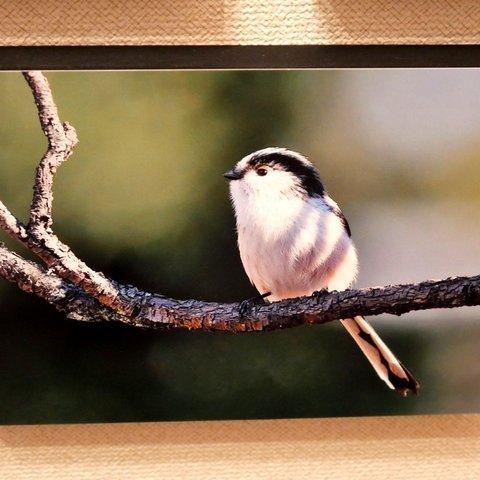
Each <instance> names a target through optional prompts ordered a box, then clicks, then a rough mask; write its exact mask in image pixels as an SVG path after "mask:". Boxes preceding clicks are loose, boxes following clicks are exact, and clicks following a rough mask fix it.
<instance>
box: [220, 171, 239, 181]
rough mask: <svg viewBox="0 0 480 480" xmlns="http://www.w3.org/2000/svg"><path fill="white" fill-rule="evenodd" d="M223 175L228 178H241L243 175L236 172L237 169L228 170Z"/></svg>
mask: <svg viewBox="0 0 480 480" xmlns="http://www.w3.org/2000/svg"><path fill="white" fill-rule="evenodd" d="M223 176H224V177H225V178H226V179H227V180H240V179H241V178H242V176H243V175H242V174H241V173H239V172H236V171H235V170H229V171H228V172H225V173H224V174H223Z"/></svg>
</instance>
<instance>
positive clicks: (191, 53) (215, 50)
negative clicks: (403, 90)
mask: <svg viewBox="0 0 480 480" xmlns="http://www.w3.org/2000/svg"><path fill="white" fill-rule="evenodd" d="M479 66H480V45H358V46H357V45H355V46H354V45H287V46H277V45H275V46H223V45H222V46H220V45H219V46H84V47H73V46H63V47H24V46H19V47H0V70H22V69H42V70H107V69H108V70H112V69H113V70H124V69H126V70H129V69H194V70H196V69H272V68H413V67H422V68H427V67H442V68H445V67H479Z"/></svg>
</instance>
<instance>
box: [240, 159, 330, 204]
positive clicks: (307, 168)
mask: <svg viewBox="0 0 480 480" xmlns="http://www.w3.org/2000/svg"><path fill="white" fill-rule="evenodd" d="M261 165H268V166H271V167H275V166H276V165H278V166H279V167H281V168H282V169H284V170H286V171H287V172H291V173H293V174H294V175H295V176H296V177H297V178H298V179H299V180H300V185H301V187H302V188H303V189H304V190H305V191H306V192H307V194H308V195H310V196H312V197H314V196H320V197H321V196H323V194H324V193H325V189H324V187H323V185H322V182H321V180H320V177H319V175H318V173H317V171H316V169H315V167H313V166H312V165H309V164H308V163H305V162H304V161H302V160H301V159H300V158H298V157H297V156H296V155H295V154H294V153H291V152H269V153H259V154H258V155H254V156H253V157H252V158H251V159H250V160H249V161H248V166H249V167H250V168H256V167H259V166H261Z"/></svg>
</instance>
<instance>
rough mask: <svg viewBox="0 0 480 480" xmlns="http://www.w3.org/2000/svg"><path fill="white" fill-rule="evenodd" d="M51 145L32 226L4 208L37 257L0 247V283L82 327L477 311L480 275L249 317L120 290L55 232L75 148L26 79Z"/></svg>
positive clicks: (5, 221)
mask: <svg viewBox="0 0 480 480" xmlns="http://www.w3.org/2000/svg"><path fill="white" fill-rule="evenodd" d="M23 76H24V77H25V80H26V81H27V83H28V85H29V87H30V90H31V91H32V94H33V98H34V101H35V104H36V106H37V111H38V118H39V121H40V126H41V129H42V131H43V134H44V136H45V137H46V139H47V141H48V147H47V151H46V153H45V155H44V156H43V158H42V159H41V160H40V162H39V165H38V167H37V170H36V174H35V181H34V187H33V199H32V203H31V207H30V216H29V217H30V218H29V221H28V223H27V225H24V224H23V223H22V222H21V221H20V220H19V219H17V218H16V217H15V216H14V215H13V214H12V213H11V212H10V211H9V210H8V208H7V207H6V206H5V205H4V204H3V203H2V202H1V201H0V228H2V229H3V230H4V231H5V232H6V233H7V234H8V235H10V236H11V237H12V238H14V239H15V240H17V241H18V242H19V243H21V244H22V245H23V246H24V247H25V248H27V249H28V250H29V251H31V252H33V253H34V254H35V255H36V256H37V257H38V258H39V260H40V261H41V263H37V262H32V261H28V260H25V259H24V258H22V257H21V256H19V255H18V254H16V253H14V252H12V251H10V250H9V249H7V247H5V246H4V245H3V244H1V243H0V276H1V277H3V278H5V279H6V280H8V281H10V282H12V283H15V284H16V285H17V286H18V287H19V288H20V289H22V290H24V291H26V292H29V293H32V294H34V295H36V296H37V297H39V298H42V299H43V300H45V301H47V302H48V303H50V304H51V305H53V306H54V307H55V308H56V309H57V310H59V311H61V312H64V313H65V314H66V316H67V317H69V318H72V319H75V320H80V321H115V322H122V323H125V324H128V325H131V326H139V327H144V328H187V329H196V330H199V329H201V330H214V331H230V332H245V331H257V330H274V329H279V328H286V327H293V326H296V325H301V324H305V323H326V322H329V321H333V320H338V319H341V318H348V317H352V316H355V315H364V316H372V315H380V314H382V313H390V314H394V315H402V314H404V313H406V312H409V311H414V310H425V309H430V308H455V307H460V306H465V305H480V275H479V276H474V277H457V278H448V279H445V280H439V281H434V280H430V281H426V282H422V283H418V284H408V285H394V286H386V287H375V288H367V289H362V290H345V291H342V292H331V293H326V294H325V295H314V296H311V297H302V298H296V299H290V300H283V301H281V302H275V303H272V304H270V305H261V306H255V307H253V308H252V310H251V312H250V313H249V314H248V315H247V316H242V315H240V313H239V310H240V308H239V307H240V305H239V304H237V303H229V304H222V303H214V302H202V301H199V300H175V299H172V298H167V297H165V296H163V295H159V294H152V293H149V292H144V291H142V290H140V289H138V288H136V287H134V286H131V285H123V284H120V283H118V282H116V281H114V280H112V279H109V278H107V277H106V276H105V275H104V274H103V273H101V272H97V271H95V270H93V269H91V268H90V267H89V266H88V265H87V264H86V263H84V262H83V261H82V260H81V259H79V258H78V257H77V256H76V255H75V253H74V252H73V251H72V250H71V249H70V247H69V246H68V245H66V244H64V243H62V242H61V240H60V239H59V238H58V237H57V236H56V234H55V233H54V231H53V216H52V205H53V180H54V176H55V174H56V172H57V169H58V167H60V165H61V164H62V163H63V162H65V161H66V160H67V159H68V158H69V157H70V156H71V154H72V153H73V150H74V147H75V145H76V144H77V142H78V139H77V135H76V132H75V129H74V128H73V126H71V125H70V124H69V123H67V122H61V121H60V118H59V115H58V110H57V107H56V105H55V102H54V99H53V96H52V92H51V89H50V86H49V84H48V81H47V79H46V78H45V76H44V75H43V74H42V73H41V72H38V71H28V72H24V73H23Z"/></svg>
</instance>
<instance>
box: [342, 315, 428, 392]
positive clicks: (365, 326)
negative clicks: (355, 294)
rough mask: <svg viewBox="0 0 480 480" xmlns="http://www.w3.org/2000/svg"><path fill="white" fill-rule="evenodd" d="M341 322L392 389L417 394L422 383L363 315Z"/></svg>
mask: <svg viewBox="0 0 480 480" xmlns="http://www.w3.org/2000/svg"><path fill="white" fill-rule="evenodd" d="M341 322H342V324H343V326H344V327H345V328H346V329H347V331H348V333H350V335H351V336H352V337H353V339H354V340H355V342H356V343H357V344H358V346H359V347H360V349H361V350H362V352H363V353H364V354H365V356H366V357H367V358H368V360H369V362H370V363H371V364H372V366H373V368H374V369H375V371H376V372H377V374H378V376H379V377H380V378H381V379H382V380H383V381H384V382H385V383H386V384H387V385H388V386H389V387H390V388H391V389H392V390H393V389H395V390H396V391H397V392H398V393H400V395H402V396H404V397H405V396H407V395H408V393H409V392H412V393H414V394H415V395H416V394H417V393H418V390H419V388H420V384H419V383H418V382H417V380H416V379H415V378H414V377H413V375H412V374H411V373H410V372H409V371H408V370H407V369H406V368H405V367H404V366H403V365H402V363H401V362H400V361H398V360H397V358H396V357H395V355H394V354H393V353H392V352H391V351H390V349H389V348H388V347H387V346H386V345H385V343H383V340H382V339H381V338H380V337H379V336H378V335H377V333H376V332H375V330H374V329H373V328H372V326H371V325H370V324H369V323H368V322H367V321H366V320H365V319H364V318H363V317H360V316H357V317H355V318H347V319H345V320H341Z"/></svg>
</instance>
